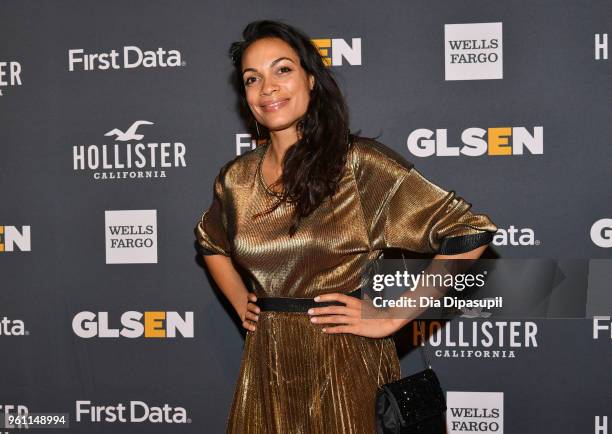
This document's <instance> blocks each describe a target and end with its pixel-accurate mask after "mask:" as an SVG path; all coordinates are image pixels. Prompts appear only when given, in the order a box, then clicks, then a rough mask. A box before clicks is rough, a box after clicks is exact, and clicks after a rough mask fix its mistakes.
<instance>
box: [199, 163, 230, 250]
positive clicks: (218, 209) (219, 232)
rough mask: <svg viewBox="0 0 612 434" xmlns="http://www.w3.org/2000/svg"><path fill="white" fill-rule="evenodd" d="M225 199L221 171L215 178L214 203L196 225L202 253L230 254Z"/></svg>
mask: <svg viewBox="0 0 612 434" xmlns="http://www.w3.org/2000/svg"><path fill="white" fill-rule="evenodd" d="M224 200H225V192H224V187H223V184H222V182H221V173H219V175H217V177H216V178H215V183H214V188H213V199H212V203H211V205H210V207H209V208H208V209H207V210H206V211H204V213H203V214H202V216H201V217H200V219H199V220H198V222H197V224H196V227H195V234H196V239H197V241H198V253H200V254H202V255H225V256H230V244H229V240H228V235H227V214H226V210H225V203H224Z"/></svg>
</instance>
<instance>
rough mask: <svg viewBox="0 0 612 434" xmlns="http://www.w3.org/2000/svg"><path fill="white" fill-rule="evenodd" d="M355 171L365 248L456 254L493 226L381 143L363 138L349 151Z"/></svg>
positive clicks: (486, 239) (483, 240) (487, 239)
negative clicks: (366, 234)
mask: <svg viewBox="0 0 612 434" xmlns="http://www.w3.org/2000/svg"><path fill="white" fill-rule="evenodd" d="M353 155H354V157H353V159H354V163H353V164H354V170H355V177H356V180H357V186H358V189H359V192H360V198H361V202H362V209H363V211H364V217H365V220H366V223H367V225H368V232H369V239H370V248H371V249H372V250H382V249H385V248H399V249H404V250H409V251H412V252H417V253H439V254H443V255H455V254H459V253H464V252H468V251H470V250H473V249H475V248H477V247H479V246H482V245H485V244H489V243H491V241H492V240H493V236H494V234H495V233H496V232H497V226H495V224H494V223H493V222H492V221H491V219H489V217H488V216H487V215H485V214H476V213H474V212H472V210H471V207H472V204H471V203H469V202H467V201H466V200H464V199H463V198H461V197H459V196H457V195H456V193H455V191H453V190H450V191H446V190H445V189H443V188H441V187H440V186H438V185H436V184H435V183H433V182H431V181H429V180H428V179H427V178H425V177H424V176H423V175H422V174H421V173H420V172H419V171H418V170H417V169H416V168H415V167H414V165H413V164H412V163H411V162H410V161H408V160H406V159H405V158H404V157H403V156H402V155H400V154H398V153H397V152H395V151H394V150H392V149H391V148H389V147H387V146H385V145H383V144H382V143H380V142H378V141H376V140H373V139H367V140H362V141H360V142H359V143H358V146H356V148H355V152H354V154H353Z"/></svg>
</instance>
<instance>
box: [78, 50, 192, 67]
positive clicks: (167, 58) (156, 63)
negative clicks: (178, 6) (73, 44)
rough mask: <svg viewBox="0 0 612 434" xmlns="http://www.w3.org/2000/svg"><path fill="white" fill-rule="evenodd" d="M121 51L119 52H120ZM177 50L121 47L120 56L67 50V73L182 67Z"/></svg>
mask: <svg viewBox="0 0 612 434" xmlns="http://www.w3.org/2000/svg"><path fill="white" fill-rule="evenodd" d="M120 51H121V50H120ZM184 65H185V62H184V61H183V60H182V57H181V52H180V51H178V50H164V49H163V48H161V47H160V48H158V49H157V50H155V51H148V50H142V49H141V48H138V47H136V46H134V45H129V46H127V47H123V51H122V55H120V53H119V52H117V51H116V50H114V49H113V50H111V51H109V52H102V53H85V50H83V49H82V48H74V49H69V50H68V71H76V70H79V71H96V70H107V69H132V68H138V67H140V66H142V67H144V68H166V67H176V66H184Z"/></svg>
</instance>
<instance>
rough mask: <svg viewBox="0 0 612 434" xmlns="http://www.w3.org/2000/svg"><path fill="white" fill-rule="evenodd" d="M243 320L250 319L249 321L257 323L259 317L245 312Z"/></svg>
mask: <svg viewBox="0 0 612 434" xmlns="http://www.w3.org/2000/svg"><path fill="white" fill-rule="evenodd" d="M245 319H250V320H251V321H257V320H258V319H259V315H257V314H255V313H253V312H250V311H248V310H247V313H246V314H245Z"/></svg>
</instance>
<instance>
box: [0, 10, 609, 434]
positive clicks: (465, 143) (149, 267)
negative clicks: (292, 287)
mask: <svg viewBox="0 0 612 434" xmlns="http://www.w3.org/2000/svg"><path fill="white" fill-rule="evenodd" d="M264 18H269V19H280V20H283V21H286V22H288V23H290V24H293V25H296V26H297V27H299V28H301V29H303V30H304V31H305V32H306V33H307V34H308V35H309V36H310V37H312V39H313V42H314V43H315V44H316V45H317V46H318V47H319V48H320V51H321V55H322V56H323V57H324V58H325V60H326V62H327V63H328V65H329V67H330V68H332V69H333V72H334V73H335V74H336V77H337V79H338V82H339V84H340V86H341V87H342V90H343V92H344V94H345V95H346V98H347V100H348V104H349V107H350V111H351V129H352V130H353V131H360V134H361V135H364V136H369V137H376V138H377V139H378V140H379V141H381V142H382V143H384V144H386V145H387V146H389V147H391V148H393V149H394V150H396V151H398V152H399V153H401V154H402V155H403V156H405V157H406V158H407V159H408V160H410V161H412V162H414V164H415V166H416V167H417V168H418V169H419V170H420V171H421V172H422V173H424V174H425V175H426V176H427V177H428V178H429V179H431V180H432V181H434V182H436V183H437V184H439V185H441V186H443V187H445V188H447V189H453V190H456V191H457V192H458V194H460V195H461V196H463V197H465V198H466V199H467V200H468V201H469V202H471V203H472V204H473V207H474V210H476V211H479V212H483V213H486V214H488V215H489V216H490V217H491V218H492V220H493V221H494V222H495V223H496V224H497V225H498V226H499V232H498V233H497V235H496V237H495V240H494V242H493V245H492V246H491V250H490V252H489V253H490V254H493V255H494V256H497V257H501V258H580V259H584V260H586V263H587V264H588V266H590V267H597V266H599V267H606V266H609V262H607V261H606V259H609V258H610V257H611V254H612V249H611V247H612V193H611V190H610V173H611V172H610V169H611V168H612V151H611V146H612V143H611V141H610V140H611V139H610V137H611V136H612V123H611V121H610V119H611V118H612V108H611V106H610V98H611V97H612V66H611V60H610V55H611V54H612V53H611V51H612V40H611V39H610V36H609V35H610V33H612V4H611V3H610V2H609V1H589V2H586V3H585V2H581V1H577V0H574V1H552V0H551V1H542V2H529V1H523V2H520V1H506V2H485V1H470V2H455V1H450V0H447V1H442V2H425V1H393V2H384V3H376V2H367V1H351V2H347V1H338V2H329V1H318V0H316V1H308V2H301V3H291V2H281V1H259V2H249V1H234V2H229V3H227V2H226V3H223V2H212V1H182V2H167V1H54V2H33V1H4V2H2V4H1V5H0V40H1V41H2V42H1V43H0V146H1V148H0V149H1V151H2V152H1V154H0V186H1V188H0V412H9V413H23V412H25V411H29V412H30V413H68V415H69V417H70V428H69V432H74V433H183V432H184V433H204V432H205V433H221V432H223V431H224V428H225V422H226V419H227V415H228V410H229V406H230V402H231V398H232V393H233V389H234V384H235V381H236V378H237V374H238V369H239V365H240V361H241V354H242V347H243V343H244V340H243V337H244V330H243V329H242V328H241V326H240V324H239V321H238V320H237V318H236V316H235V314H234V313H233V312H232V310H231V308H230V306H229V305H228V304H227V302H226V301H225V300H224V299H223V297H222V295H221V293H220V292H219V291H218V289H216V288H215V285H214V283H213V281H212V279H211V277H210V275H208V273H207V272H206V270H205V269H204V267H203V266H202V261H201V259H199V258H198V257H197V253H196V250H195V244H194V239H195V237H194V232H193V228H194V226H195V222H196V220H197V218H198V217H199V216H200V214H201V212H202V211H203V210H204V209H206V208H207V207H208V206H209V205H210V202H211V199H212V185H213V180H214V176H215V175H216V174H217V172H218V170H219V168H220V167H221V165H222V164H223V163H225V162H226V161H228V160H230V159H232V158H234V157H235V156H236V155H239V154H241V153H244V152H246V151H248V150H249V149H251V147H252V146H254V142H253V138H254V137H253V136H251V133H253V132H252V131H249V130H248V128H247V126H246V125H245V124H244V123H243V121H242V120H241V118H240V116H239V114H238V111H237V96H236V95H235V94H234V92H233V90H232V88H231V86H230V82H229V75H230V72H231V64H230V61H229V58H228V57H227V50H228V47H229V44H230V43H231V42H232V41H235V40H239V39H240V36H241V31H242V29H243V27H244V26H245V25H246V24H247V23H248V22H250V21H253V20H255V19H264ZM281 260H282V258H279V261H281ZM610 313H612V312H609V313H608V315H607V316H606V315H605V313H604V314H601V312H600V313H599V315H598V316H597V317H593V316H592V315H591V316H590V315H589V309H586V310H585V314H584V315H583V316H582V317H581V318H580V317H578V318H573V319H567V318H566V319H555V318H549V319H537V318H522V319H521V318H515V319H511V318H504V319H495V320H494V319H491V318H490V319H487V318H484V317H478V318H465V317H463V318H457V319H455V320H453V321H450V322H448V323H447V324H446V325H445V327H444V330H443V331H442V334H441V335H437V337H435V338H434V339H432V340H431V341H430V342H429V345H428V346H427V347H426V348H427V350H428V351H429V354H430V355H431V358H432V365H433V366H434V368H435V369H436V371H437V372H438V374H439V377H440V379H441V382H442V383H443V386H444V388H445V389H446V390H447V399H448V407H449V409H448V421H449V432H452V433H475V432H478V433H503V432H506V433H571V434H574V433H581V434H582V433H602V434H604V433H608V432H612V407H610V402H612V392H611V388H610V386H611V380H610V378H612V377H611V376H610V372H609V369H610V365H611V362H612V336H611V333H610V329H611V328H612V327H611V320H610ZM474 323H480V324H474ZM483 330H488V333H487V334H486V336H485V337H483V336H482V333H483V332H482V331H483ZM411 336H413V334H412V330H411V328H410V326H408V327H406V328H405V329H404V330H403V331H402V332H400V333H398V335H397V336H396V338H397V343H398V348H399V351H400V355H401V362H402V371H403V372H402V374H403V375H409V374H411V373H413V372H416V371H417V370H419V369H422V366H421V365H420V358H419V357H418V354H417V352H414V351H410V350H409V349H408V350H406V348H409V347H410V343H409V342H406V341H409V340H410V339H411ZM4 431H7V432H17V431H18V429H1V430H0V432H4ZM58 432H66V431H59V430H58Z"/></svg>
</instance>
